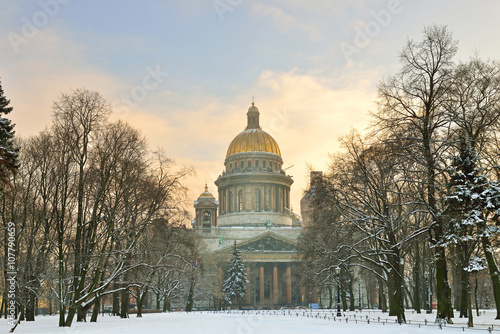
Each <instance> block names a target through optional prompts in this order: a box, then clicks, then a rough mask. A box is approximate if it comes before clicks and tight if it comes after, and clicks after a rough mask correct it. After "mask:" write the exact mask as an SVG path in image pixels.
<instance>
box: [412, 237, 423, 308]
mask: <svg viewBox="0 0 500 334" xmlns="http://www.w3.org/2000/svg"><path fill="white" fill-rule="evenodd" d="M421 293H422V289H421V286H420V247H419V245H418V241H417V242H415V266H413V309H414V310H415V311H417V313H420V312H421V308H422V306H421V302H420V296H421Z"/></svg>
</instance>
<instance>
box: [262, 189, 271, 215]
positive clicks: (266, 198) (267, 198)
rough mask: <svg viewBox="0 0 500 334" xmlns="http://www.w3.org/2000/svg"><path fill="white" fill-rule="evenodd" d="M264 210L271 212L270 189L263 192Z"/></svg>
mask: <svg viewBox="0 0 500 334" xmlns="http://www.w3.org/2000/svg"><path fill="white" fill-rule="evenodd" d="M264 208H265V210H266V211H271V189H268V190H267V191H266V192H265V196H264Z"/></svg>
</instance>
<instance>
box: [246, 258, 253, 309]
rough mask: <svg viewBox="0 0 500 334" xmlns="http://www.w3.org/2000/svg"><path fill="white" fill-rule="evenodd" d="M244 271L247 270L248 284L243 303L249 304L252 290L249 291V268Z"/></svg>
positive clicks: (250, 282)
mask: <svg viewBox="0 0 500 334" xmlns="http://www.w3.org/2000/svg"><path fill="white" fill-rule="evenodd" d="M246 270H247V279H248V284H247V293H246V296H245V303H246V304H250V303H251V302H252V290H251V287H252V281H251V277H252V276H251V271H250V267H247V268H246Z"/></svg>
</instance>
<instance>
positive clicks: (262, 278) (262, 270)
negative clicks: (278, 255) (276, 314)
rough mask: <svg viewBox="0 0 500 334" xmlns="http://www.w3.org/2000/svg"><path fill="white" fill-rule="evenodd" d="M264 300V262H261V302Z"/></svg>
mask: <svg viewBox="0 0 500 334" xmlns="http://www.w3.org/2000/svg"><path fill="white" fill-rule="evenodd" d="M263 302H264V264H263V263H261V264H260V296H259V303H261V304H262V303H263Z"/></svg>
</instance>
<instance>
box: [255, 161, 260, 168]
mask: <svg viewBox="0 0 500 334" xmlns="http://www.w3.org/2000/svg"><path fill="white" fill-rule="evenodd" d="M255 168H259V160H255Z"/></svg>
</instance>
